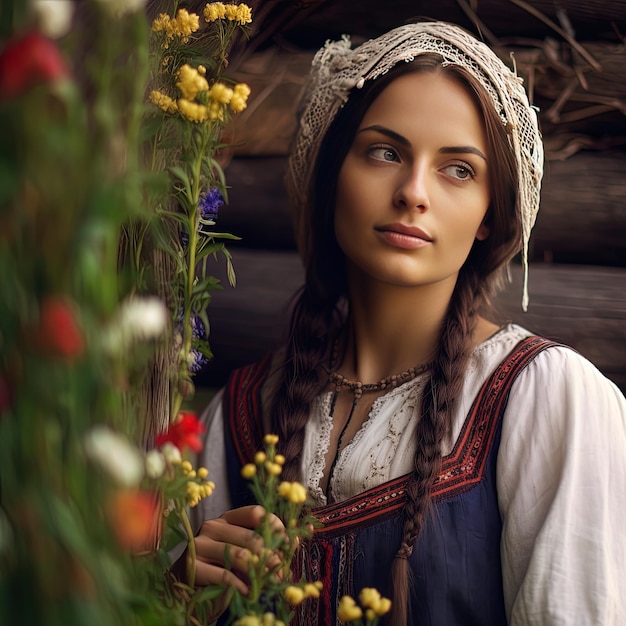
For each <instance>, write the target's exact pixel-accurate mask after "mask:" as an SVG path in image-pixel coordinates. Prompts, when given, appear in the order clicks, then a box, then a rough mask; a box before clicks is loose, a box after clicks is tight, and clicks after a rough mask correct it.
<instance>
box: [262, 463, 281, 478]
mask: <svg viewBox="0 0 626 626" xmlns="http://www.w3.org/2000/svg"><path fill="white" fill-rule="evenodd" d="M265 471H266V472H267V473H268V474H269V475H270V476H278V475H279V474H280V473H281V472H282V471H283V468H282V467H281V466H280V465H279V464H278V463H273V462H272V461H266V462H265Z"/></svg>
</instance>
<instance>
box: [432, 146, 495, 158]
mask: <svg viewBox="0 0 626 626" xmlns="http://www.w3.org/2000/svg"><path fill="white" fill-rule="evenodd" d="M439 152H440V153H441V154H464V153H466V154H467V153H469V154H475V155H476V156H479V157H480V158H481V159H485V161H486V160H487V157H486V156H485V155H484V154H483V153H482V152H481V151H480V150H479V149H478V148H474V146H447V147H445V148H441V149H440V150H439Z"/></svg>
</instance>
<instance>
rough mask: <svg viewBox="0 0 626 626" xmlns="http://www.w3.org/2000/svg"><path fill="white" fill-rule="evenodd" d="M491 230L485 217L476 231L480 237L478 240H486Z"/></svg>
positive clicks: (477, 237)
mask: <svg viewBox="0 0 626 626" xmlns="http://www.w3.org/2000/svg"><path fill="white" fill-rule="evenodd" d="M490 231H491V229H490V228H489V225H488V224H487V219H484V220H483V221H482V223H481V225H480V226H479V227H478V230H477V231H476V239H478V241H484V240H485V239H487V237H489V233H490Z"/></svg>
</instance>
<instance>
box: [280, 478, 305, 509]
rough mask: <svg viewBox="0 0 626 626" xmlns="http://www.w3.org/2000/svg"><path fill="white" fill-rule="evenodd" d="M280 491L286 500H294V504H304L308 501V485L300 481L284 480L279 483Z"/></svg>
mask: <svg viewBox="0 0 626 626" xmlns="http://www.w3.org/2000/svg"><path fill="white" fill-rule="evenodd" d="M278 493H279V495H281V496H282V497H283V498H285V500H289V502H293V503H294V504H304V503H305V502H306V497H307V492H306V487H304V485H301V484H300V483H298V482H293V483H290V482H288V481H284V482H282V483H280V485H278Z"/></svg>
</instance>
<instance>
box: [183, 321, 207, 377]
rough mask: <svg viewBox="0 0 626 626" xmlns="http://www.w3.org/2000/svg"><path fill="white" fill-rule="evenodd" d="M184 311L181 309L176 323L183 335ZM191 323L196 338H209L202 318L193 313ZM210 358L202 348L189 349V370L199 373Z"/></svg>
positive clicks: (192, 333)
mask: <svg viewBox="0 0 626 626" xmlns="http://www.w3.org/2000/svg"><path fill="white" fill-rule="evenodd" d="M182 320H183V311H182V309H181V311H180V316H179V321H178V323H177V324H176V330H177V332H178V333H179V334H180V335H181V336H182V334H183V321H182ZM189 323H190V324H191V336H192V337H193V338H194V339H201V340H205V339H206V338H207V333H206V328H205V327H204V323H203V321H202V320H201V319H200V317H199V316H198V315H193V314H192V315H191V317H190V318H189ZM208 362H209V359H208V358H207V357H206V356H205V355H204V354H202V352H200V350H196V349H195V348H192V349H191V350H190V351H189V355H188V358H187V367H188V368H189V371H190V372H191V373H193V374H197V373H198V372H199V371H200V370H201V369H202V368H203V367H204V366H205V365H206V364H207V363H208Z"/></svg>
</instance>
